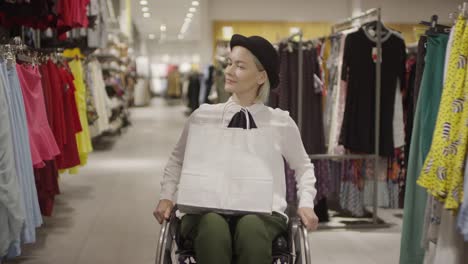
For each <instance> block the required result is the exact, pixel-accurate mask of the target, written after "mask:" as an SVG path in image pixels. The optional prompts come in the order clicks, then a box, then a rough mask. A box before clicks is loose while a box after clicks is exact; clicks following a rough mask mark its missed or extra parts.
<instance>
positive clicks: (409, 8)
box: [209, 0, 462, 23]
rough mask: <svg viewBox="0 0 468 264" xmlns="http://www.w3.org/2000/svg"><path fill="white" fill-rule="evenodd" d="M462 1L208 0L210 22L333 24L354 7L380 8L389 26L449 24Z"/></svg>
mask: <svg viewBox="0 0 468 264" xmlns="http://www.w3.org/2000/svg"><path fill="white" fill-rule="evenodd" d="M461 2H462V1H461V0H358V1H356V0H326V1H323V0H288V1H284V0H256V1H249V0H236V1H232V0H210V1H209V3H210V6H211V9H212V10H211V15H212V19H213V20H221V21H226V20H233V21H242V20H244V21H310V22H335V21H340V20H342V19H344V18H346V17H348V16H350V15H351V14H352V11H353V9H354V8H355V7H358V8H359V7H360V8H361V9H362V10H367V9H370V8H374V7H381V8H382V13H383V19H384V21H386V22H389V23H414V22H419V20H421V19H428V18H430V17H431V15H432V14H439V16H440V18H441V19H442V20H441V21H445V22H448V21H449V19H448V14H449V13H450V12H453V11H456V9H457V5H459V4H460V3H461Z"/></svg>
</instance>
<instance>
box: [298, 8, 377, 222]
mask: <svg viewBox="0 0 468 264" xmlns="http://www.w3.org/2000/svg"><path fill="white" fill-rule="evenodd" d="M381 15H382V14H381V9H380V8H373V9H369V10H367V11H365V12H364V13H362V14H360V15H357V16H353V17H350V18H348V19H345V20H343V21H341V22H338V23H336V24H334V25H333V26H332V33H333V34H335V33H338V32H341V31H343V30H346V29H349V28H351V27H353V26H355V25H354V23H355V22H356V21H359V23H360V24H362V20H366V21H367V20H368V21H373V20H376V21H377V28H376V35H377V60H376V63H375V68H376V77H375V90H376V92H375V143H374V144H375V146H374V153H373V154H363V155H355V154H344V155H329V154H314V155H309V157H310V158H311V159H334V160H347V159H369V158H373V159H374V166H375V167H374V168H375V170H374V171H375V173H374V184H373V201H372V219H373V223H372V226H375V225H378V224H379V223H378V217H377V208H378V184H377V183H378V179H377V167H378V160H379V152H380V149H379V147H380V146H379V145H380V92H381V76H382V72H381V65H382V16H381ZM301 53H302V52H300V53H299V54H301ZM301 65H302V62H301ZM299 69H301V68H299ZM301 80H302V72H301V71H300V72H299V83H300V84H301ZM302 89H303V88H302V87H301V86H299V103H298V105H299V113H300V114H299V122H298V123H299V124H298V126H299V129H300V131H301V132H302V130H301V126H302V124H301V123H302V119H301V118H302V115H301V113H302V104H303V98H302ZM364 226H368V225H364ZM355 227H357V228H361V227H363V225H356V226H355Z"/></svg>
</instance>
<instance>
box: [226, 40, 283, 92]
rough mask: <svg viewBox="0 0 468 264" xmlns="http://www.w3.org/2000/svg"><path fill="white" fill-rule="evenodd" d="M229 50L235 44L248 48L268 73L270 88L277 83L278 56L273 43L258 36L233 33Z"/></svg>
mask: <svg viewBox="0 0 468 264" xmlns="http://www.w3.org/2000/svg"><path fill="white" fill-rule="evenodd" d="M230 46H231V50H232V49H233V48H234V47H235V46H241V47H244V48H246V49H248V50H249V51H250V52H252V54H253V55H254V56H255V57H257V59H258V61H260V63H261V64H262V66H263V68H264V69H265V71H266V72H267V74H268V80H269V81H270V88H271V89H274V88H276V86H278V84H279V58H278V53H277V52H276V50H275V48H274V47H273V45H272V44H271V43H270V42H269V41H268V40H266V39H264V38H262V37H260V36H251V37H245V36H242V35H239V34H234V35H233V36H232V38H231V43H230Z"/></svg>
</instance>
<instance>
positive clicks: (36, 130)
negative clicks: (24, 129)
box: [16, 64, 60, 168]
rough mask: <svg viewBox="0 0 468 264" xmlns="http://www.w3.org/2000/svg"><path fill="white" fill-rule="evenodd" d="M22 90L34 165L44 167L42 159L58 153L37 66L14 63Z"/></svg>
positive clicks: (51, 157)
mask: <svg viewBox="0 0 468 264" xmlns="http://www.w3.org/2000/svg"><path fill="white" fill-rule="evenodd" d="M16 70H17V72H18V79H19V81H20V86H21V90H22V92H23V100H24V108H25V111H26V119H27V123H28V129H29V141H30V145H31V156H32V161H33V164H34V167H36V168H41V167H44V165H45V164H44V162H43V161H44V160H54V159H55V157H56V156H57V155H58V154H60V150H59V148H58V146H57V142H56V141H55V138H54V134H53V133H52V131H51V129H50V126H49V123H48V120H47V113H46V107H45V102H44V94H43V89H42V82H41V75H40V74H39V69H38V68H37V67H32V66H29V65H20V64H17V65H16Z"/></svg>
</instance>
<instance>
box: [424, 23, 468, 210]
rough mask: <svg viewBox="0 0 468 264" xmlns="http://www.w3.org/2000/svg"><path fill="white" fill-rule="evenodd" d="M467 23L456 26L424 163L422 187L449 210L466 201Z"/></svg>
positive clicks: (467, 115)
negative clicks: (432, 133) (464, 185)
mask: <svg viewBox="0 0 468 264" xmlns="http://www.w3.org/2000/svg"><path fill="white" fill-rule="evenodd" d="M465 29H466V20H465V19H464V18H462V17H460V18H459V19H458V21H457V23H456V25H455V33H454V43H453V47H452V51H451V53H450V58H449V64H448V67H449V68H448V71H447V74H448V75H447V79H446V82H445V86H444V90H443V92H442V99H441V103H440V107H439V113H438V117H437V123H436V129H435V131H434V137H433V141H432V145H431V150H430V151H429V154H428V155H427V158H426V160H425V162H424V166H423V168H422V171H421V174H420V177H419V179H418V184H419V185H421V186H422V187H424V188H426V189H427V190H428V192H429V193H430V194H432V195H433V196H434V197H436V198H437V199H438V200H440V201H441V202H444V203H445V208H447V209H452V210H456V209H458V207H459V205H460V203H461V201H462V199H463V168H464V162H465V154H466V144H467V139H468V138H467V136H468V126H467V125H468V107H467V106H468V105H467V100H468V85H467V82H466V81H465V75H466V69H467V67H466V66H467V65H466V60H467V56H468V30H465Z"/></svg>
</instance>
